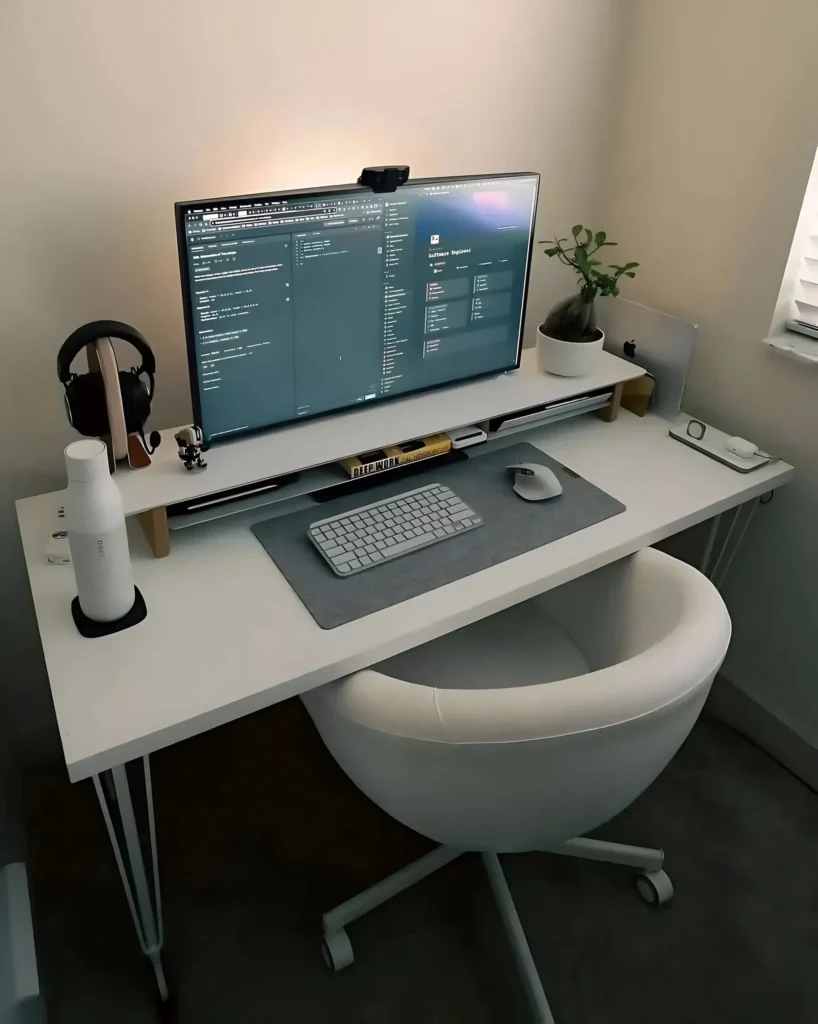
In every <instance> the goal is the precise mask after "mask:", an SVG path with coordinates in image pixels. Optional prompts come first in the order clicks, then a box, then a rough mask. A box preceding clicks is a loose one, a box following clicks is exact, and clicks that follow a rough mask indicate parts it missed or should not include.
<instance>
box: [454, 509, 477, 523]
mask: <svg viewBox="0 0 818 1024" xmlns="http://www.w3.org/2000/svg"><path fill="white" fill-rule="evenodd" d="M472 515H473V513H472V510H471V509H470V508H467V509H465V510H464V511H463V512H453V513H452V512H450V513H449V518H450V519H452V520H453V521H454V522H458V521H459V520H461V519H471V517H472Z"/></svg>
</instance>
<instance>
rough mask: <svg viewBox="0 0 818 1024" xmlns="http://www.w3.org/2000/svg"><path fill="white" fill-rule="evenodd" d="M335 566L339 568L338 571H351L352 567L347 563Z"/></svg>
mask: <svg viewBox="0 0 818 1024" xmlns="http://www.w3.org/2000/svg"><path fill="white" fill-rule="evenodd" d="M335 568H336V569H337V570H338V572H350V571H351V570H350V567H349V566H348V565H346V564H342V565H336V566H335Z"/></svg>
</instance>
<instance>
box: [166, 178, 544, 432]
mask: <svg viewBox="0 0 818 1024" xmlns="http://www.w3.org/2000/svg"><path fill="white" fill-rule="evenodd" d="M503 178H533V179H534V204H533V209H532V220H531V234H530V237H529V242H528V253H527V255H526V265H525V278H524V281H523V301H522V308H521V310H520V321H519V327H518V331H517V347H516V352H515V358H514V361H513V362H511V363H509V364H508V365H507V366H500V367H497V368H496V369H493V370H487V371H482V372H480V373H475V374H470V375H469V376H466V377H458V378H457V379H456V380H450V381H444V382H443V383H441V384H431V385H426V386H424V387H419V388H413V389H412V390H411V391H402V392H400V393H399V394H397V395H382V396H379V397H378V398H374V399H371V400H370V401H368V402H367V403H366V405H365V407H366V408H370V407H371V406H373V405H376V404H380V403H382V402H393V401H396V400H398V399H401V398H414V397H415V396H416V395H421V394H427V393H428V392H431V391H439V390H440V389H442V388H453V387H457V386H458V385H460V384H465V383H468V382H470V381H474V380H479V379H482V378H485V377H496V376H498V375H499V374H502V373H508V372H509V371H510V370H516V369H519V366H520V361H521V359H522V349H523V333H524V329H525V315H526V308H527V304H528V286H529V281H530V277H531V257H532V255H533V252H534V229H535V223H536V218H537V203H538V201H539V192H540V175H539V172H537V171H510V172H504V173H500V174H458V175H448V176H446V177H439V178H410V179H409V180H408V181H407V182H406V185H420V186H423V185H437V184H446V183H447V182H459V181H484V180H494V179H503ZM401 187H402V188H403V187H405V186H401ZM371 191H372V190H371V189H369V188H365V187H364V186H362V185H357V184H349V185H325V186H323V187H321V188H304V189H286V190H281V191H276V192H254V193H252V194H249V195H240V196H220V197H214V198H210V199H195V200H186V201H184V202H177V203H175V204H174V211H175V218H176V247H177V251H178V255H179V278H180V282H181V287H182V312H183V316H184V325H185V347H186V350H187V365H188V377H189V379H190V396H191V402H192V405H193V422H194V424H195V425H196V426H197V427H199V428H200V430H201V431H202V435H203V437H204V440H205V442H206V443H208V444H224V443H228V442H230V441H234V440H239V439H241V438H245V437H248V436H250V435H252V434H259V433H263V432H265V431H269V430H277V429H279V428H281V427H289V426H292V425H293V424H295V423H305V422H308V421H310V420H314V419H319V418H322V417H325V416H338V415H340V414H343V413H348V412H354V411H360V410H361V405H360V403H357V402H355V403H352V404H350V405H343V406H338V407H337V408H335V409H326V410H323V411H321V412H315V413H310V414H309V415H306V416H293V417H292V418H291V419H288V420H278V421H276V422H275V423H267V424H263V425H262V426H258V427H246V428H244V429H242V430H236V431H232V432H231V433H230V434H228V435H225V436H217V437H215V438H212V437H211V436H210V435H209V434H208V431H207V429H206V426H205V424H204V422H203V419H204V417H203V415H202V403H201V394H200V390H199V387H200V381H199V374H198V370H197V365H198V364H197V359H196V338H195V333H194V329H193V302H192V295H191V288H190V267H189V262H188V251H187V238H186V235H185V216H186V214H187V213H188V211H189V210H191V209H193V208H195V207H201V206H209V205H213V206H219V205H222V204H224V203H235V202H250V201H252V200H258V199H280V198H299V199H312V198H316V197H318V196H325V195H339V194H342V193H343V194H352V193H356V192H371Z"/></svg>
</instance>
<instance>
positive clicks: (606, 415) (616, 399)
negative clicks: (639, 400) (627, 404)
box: [597, 383, 625, 423]
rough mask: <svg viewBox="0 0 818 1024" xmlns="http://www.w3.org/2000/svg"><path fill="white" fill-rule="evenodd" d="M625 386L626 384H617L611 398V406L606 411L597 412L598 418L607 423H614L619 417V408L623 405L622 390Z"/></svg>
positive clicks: (599, 410)
mask: <svg viewBox="0 0 818 1024" xmlns="http://www.w3.org/2000/svg"><path fill="white" fill-rule="evenodd" d="M624 386H625V385H624V383H620V384H617V385H616V387H615V388H614V393H613V395H612V397H611V404H610V405H606V406H605V408H604V409H598V410H597V416H599V418H600V419H603V420H605V422H606V423H613V421H614V420H615V419H616V417H617V416H618V415H619V406H620V405H621V404H622V389H623V387H624Z"/></svg>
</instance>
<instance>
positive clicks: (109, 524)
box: [65, 441, 135, 622]
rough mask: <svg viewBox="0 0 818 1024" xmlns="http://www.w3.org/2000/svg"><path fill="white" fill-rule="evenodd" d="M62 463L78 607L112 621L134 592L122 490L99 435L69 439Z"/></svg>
mask: <svg viewBox="0 0 818 1024" xmlns="http://www.w3.org/2000/svg"><path fill="white" fill-rule="evenodd" d="M65 466H66V470H67V471H68V488H67V490H66V492H65V526H66V529H67V531H68V546H69V547H70V549H71V564H72V565H73V566H74V575H75V577H76V580H77V594H78V596H79V602H80V608H81V609H82V611H83V612H84V613H85V615H87V616H88V618H89V619H93V620H94V621H95V622H113V621H114V620H115V619H121V618H122V616H123V615H126V614H127V613H128V612H129V611H130V610H131V608H132V607H133V603H134V597H135V594H134V584H133V573H132V571H131V557H130V552H129V551H128V534H127V532H126V530H125V512H124V509H123V506H122V496H121V495H120V493H119V488H118V487H117V485H116V484H115V483H114V481H113V478H112V477H111V474H110V471H109V469H108V453H107V450H106V448H105V445H104V444H103V442H102V441H74V442H73V443H72V444H69V445H68V447H67V448H66V449H65Z"/></svg>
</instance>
